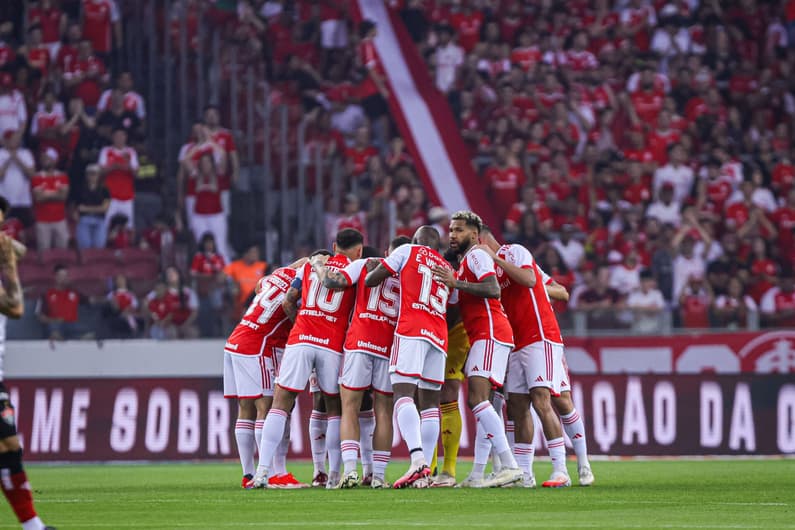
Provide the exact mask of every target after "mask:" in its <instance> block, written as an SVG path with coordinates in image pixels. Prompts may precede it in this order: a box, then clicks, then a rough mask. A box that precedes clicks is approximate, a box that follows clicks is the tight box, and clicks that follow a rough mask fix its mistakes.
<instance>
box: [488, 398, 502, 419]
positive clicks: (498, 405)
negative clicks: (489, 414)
mask: <svg viewBox="0 0 795 530" xmlns="http://www.w3.org/2000/svg"><path fill="white" fill-rule="evenodd" d="M491 404H492V405H493V406H494V410H495V411H497V416H499V417H500V419H502V407H503V405H505V396H504V395H503V394H502V392H494V396H493V397H492V398H491Z"/></svg>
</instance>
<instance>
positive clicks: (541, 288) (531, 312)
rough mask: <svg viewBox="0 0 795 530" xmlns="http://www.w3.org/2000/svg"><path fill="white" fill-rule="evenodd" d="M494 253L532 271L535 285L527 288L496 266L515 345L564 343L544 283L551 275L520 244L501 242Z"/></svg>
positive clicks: (503, 303) (518, 346)
mask: <svg viewBox="0 0 795 530" xmlns="http://www.w3.org/2000/svg"><path fill="white" fill-rule="evenodd" d="M497 255H498V256H499V257H500V258H502V259H504V260H505V261H507V262H508V263H510V264H512V265H515V266H517V267H520V268H522V269H532V270H533V271H535V275H536V284H535V286H533V287H531V288H528V287H522V286H521V285H518V284H516V283H514V282H513V281H512V280H511V279H510V278H509V277H508V275H507V274H505V271H503V270H502V269H501V268H500V267H497V279H498V280H499V282H500V288H501V289H502V305H503V307H504V308H505V313H506V314H507V315H508V320H509V321H510V323H511V327H512V328H513V332H514V340H515V342H516V346H515V348H516V349H517V350H519V349H522V348H524V347H525V346H528V345H530V344H533V343H534V342H539V341H542V340H548V341H550V342H554V343H557V344H563V337H562V336H561V334H560V326H558V319H557V318H556V317H555V312H554V310H553V309H552V303H551V302H550V301H549V295H548V294H547V290H546V285H547V283H548V282H550V281H551V278H550V277H549V276H547V275H546V273H545V272H544V271H543V270H541V267H539V266H538V264H537V263H536V261H535V260H534V259H533V255H532V254H530V251H529V250H527V249H526V248H524V247H523V246H522V245H503V246H502V247H500V249H499V250H498V251H497Z"/></svg>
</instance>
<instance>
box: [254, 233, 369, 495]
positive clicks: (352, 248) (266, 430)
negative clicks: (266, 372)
mask: <svg viewBox="0 0 795 530" xmlns="http://www.w3.org/2000/svg"><path fill="white" fill-rule="evenodd" d="M362 244H363V238H362V234H361V233H360V232H358V231H356V230H353V229H351V228H346V229H345V230H341V231H340V232H339V233H338V234H337V238H336V241H335V243H334V252H335V255H334V256H332V257H331V258H329V259H328V261H327V262H326V267H327V268H329V269H331V270H334V271H338V270H341V269H344V268H345V267H347V266H348V265H349V264H350V263H351V261H352V260H355V259H359V258H360V257H361V256H362ZM312 259H313V260H315V261H317V260H318V257H317V256H315V257H313V258H312ZM299 297H300V298H301V309H300V310H299V309H298V299H299ZM355 302H356V290H355V289H353V288H348V289H345V290H343V291H333V290H331V289H328V288H327V287H325V286H324V285H323V284H322V283H321V281H320V277H319V276H318V274H317V272H315V271H314V268H313V264H312V263H311V262H308V263H306V264H304V266H303V267H302V268H300V269H298V272H297V273H296V276H295V281H294V282H293V286H292V287H290V290H289V291H288V292H287V295H286V296H285V298H284V302H283V303H282V307H283V308H284V312H285V313H286V314H287V317H288V318H289V319H290V320H292V321H294V322H295V324H294V325H293V329H292V331H291V332H290V336H289V338H288V339H287V347H286V348H285V349H284V357H283V360H282V364H281V366H280V367H279V374H278V379H277V386H276V389H275V391H274V396H273V406H272V407H271V409H270V411H268V415H267V416H266V417H265V423H264V424H263V426H262V443H261V444H260V448H259V449H260V462H259V466H258V468H257V473H256V475H255V476H254V478H253V479H252V480H251V482H250V484H251V485H252V486H254V487H257V488H262V487H265V486H266V485H267V481H268V477H270V476H271V475H272V474H273V468H272V467H271V459H272V458H273V455H274V453H275V451H276V447H277V446H278V445H279V443H280V442H281V440H282V436H283V434H284V429H285V426H286V425H287V420H288V418H289V416H290V411H291V410H292V409H293V405H294V404H295V399H296V397H297V396H298V394H299V393H300V392H302V391H303V390H304V388H306V384H307V383H308V382H309V378H310V376H311V374H312V369H313V368H314V369H315V372H316V375H317V382H318V387H319V388H320V391H321V392H323V395H324V397H325V402H326V412H327V413H328V424H327V427H326V449H327V450H328V456H329V468H330V469H329V477H328V484H327V486H326V487H331V485H335V484H336V483H337V482H339V469H340V458H341V455H340V413H341V407H342V405H341V403H340V394H339V373H340V365H341V364H342V350H343V345H344V343H345V335H346V332H347V330H348V321H349V320H350V315H351V310H352V309H353V306H354V304H355Z"/></svg>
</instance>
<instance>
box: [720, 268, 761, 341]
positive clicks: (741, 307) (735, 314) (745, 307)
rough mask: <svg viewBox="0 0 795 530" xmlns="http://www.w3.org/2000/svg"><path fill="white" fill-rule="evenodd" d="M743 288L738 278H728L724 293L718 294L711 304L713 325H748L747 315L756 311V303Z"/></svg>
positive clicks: (737, 326) (721, 326)
mask: <svg viewBox="0 0 795 530" xmlns="http://www.w3.org/2000/svg"><path fill="white" fill-rule="evenodd" d="M744 290H745V289H744V287H743V282H742V281H741V280H740V279H739V278H737V277H736V276H735V277H733V278H730V279H729V282H728V287H727V291H726V294H722V295H719V296H718V297H717V298H715V302H714V303H713V304H712V316H713V326H715V327H720V328H729V329H737V328H747V327H748V315H749V314H750V313H754V312H756V311H757V304H756V302H754V299H753V298H751V297H750V296H748V295H747V294H745V293H744Z"/></svg>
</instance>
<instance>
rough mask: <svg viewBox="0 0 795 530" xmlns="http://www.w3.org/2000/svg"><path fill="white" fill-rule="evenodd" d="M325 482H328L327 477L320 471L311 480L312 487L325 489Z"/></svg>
mask: <svg viewBox="0 0 795 530" xmlns="http://www.w3.org/2000/svg"><path fill="white" fill-rule="evenodd" d="M327 482H328V475H326V474H325V473H323V472H322V471H318V472H317V474H316V475H315V478H313V479H312V487H313V488H325V487H326V483H327Z"/></svg>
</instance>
